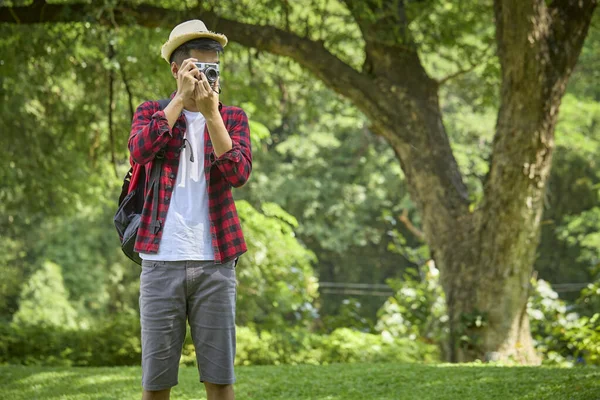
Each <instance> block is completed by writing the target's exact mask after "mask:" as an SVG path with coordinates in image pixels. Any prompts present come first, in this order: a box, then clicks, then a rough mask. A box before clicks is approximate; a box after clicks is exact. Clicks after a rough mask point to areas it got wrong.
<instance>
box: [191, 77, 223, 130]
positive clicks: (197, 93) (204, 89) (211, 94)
mask: <svg viewBox="0 0 600 400" xmlns="http://www.w3.org/2000/svg"><path fill="white" fill-rule="evenodd" d="M213 86H214V87H211V86H210V84H209V83H208V80H207V79H206V76H205V75H204V73H202V72H200V77H199V78H198V81H197V82H196V88H195V90H194V101H195V102H196V107H197V108H198V111H200V112H201V113H202V115H204V117H205V118H206V119H209V118H210V117H214V116H215V115H219V94H218V93H217V89H216V88H218V87H219V80H218V79H217V81H216V82H215V83H214V84H213Z"/></svg>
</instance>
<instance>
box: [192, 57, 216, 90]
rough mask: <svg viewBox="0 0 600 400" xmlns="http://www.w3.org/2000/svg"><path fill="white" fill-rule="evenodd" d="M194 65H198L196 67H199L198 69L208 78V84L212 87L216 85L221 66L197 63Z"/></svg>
mask: <svg viewBox="0 0 600 400" xmlns="http://www.w3.org/2000/svg"><path fill="white" fill-rule="evenodd" d="M194 64H195V65H196V67H198V69H199V70H200V71H201V72H203V73H204V76H206V79H207V80H208V83H210V84H211V85H212V84H213V83H215V82H216V81H217V79H218V78H219V64H215V63H202V62H197V63H194Z"/></svg>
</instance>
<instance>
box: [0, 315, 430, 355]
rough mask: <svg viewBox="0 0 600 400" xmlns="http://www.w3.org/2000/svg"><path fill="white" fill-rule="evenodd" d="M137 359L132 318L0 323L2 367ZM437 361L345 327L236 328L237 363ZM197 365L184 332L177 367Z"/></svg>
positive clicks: (423, 347) (422, 350) (420, 349)
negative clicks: (325, 330) (319, 330)
mask: <svg viewBox="0 0 600 400" xmlns="http://www.w3.org/2000/svg"><path fill="white" fill-rule="evenodd" d="M140 359H141V346H140V325H139V319H138V318H137V317H134V316H129V317H118V318H114V319H110V320H109V319H105V320H101V321H98V322H97V323H96V324H95V325H93V326H91V327H88V328H86V329H68V328H65V327H56V326H54V327H52V326H50V327H48V326H46V327H44V326H41V325H38V326H35V325H26V326H16V325H8V324H2V325H0V364H2V363H9V364H23V365H63V366H103V365H104V366H117V365H138V364H139V362H140ZM437 360H439V354H438V352H437V350H436V347H435V346H432V345H428V344H424V343H422V342H418V341H412V340H409V339H398V338H392V337H390V336H389V335H377V334H369V333H362V332H356V331H353V330H351V329H347V328H340V329H336V330H335V331H334V332H332V333H331V334H329V335H318V334H315V333H311V332H309V331H308V330H306V329H303V328H293V329H287V330H282V329H279V330H276V331H267V330H259V331H257V330H254V329H252V328H249V327H238V328H237V351H236V365H267V364H275V365H279V364H331V363H337V362H389V361H403V362H409V361H410V362H414V361H427V362H433V361H437ZM195 362H196V355H195V350H194V346H193V342H192V340H191V335H189V332H188V335H187V336H186V341H185V344H184V347H183V355H182V358H181V363H183V364H186V365H193V364H195Z"/></svg>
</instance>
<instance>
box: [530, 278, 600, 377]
mask: <svg viewBox="0 0 600 400" xmlns="http://www.w3.org/2000/svg"><path fill="white" fill-rule="evenodd" d="M590 286H591V285H590ZM533 287H534V292H533V295H532V296H531V297H530V299H529V303H528V313H529V320H530V324H531V333H532V335H533V338H534V340H535V342H536V348H537V350H538V351H540V352H541V353H542V354H543V355H544V356H545V363H548V364H559V365H567V366H571V365H573V364H575V363H586V364H593V365H600V314H599V313H596V314H594V315H592V316H591V317H589V316H580V315H579V314H578V313H576V312H572V311H570V310H569V308H568V307H567V305H566V303H565V302H564V301H563V300H560V299H559V298H558V294H557V293H556V292H555V291H554V290H552V288H551V287H550V284H548V283H547V282H546V281H543V280H538V281H534V282H533ZM587 295H588V292H587V291H583V295H582V297H583V298H585V296H587Z"/></svg>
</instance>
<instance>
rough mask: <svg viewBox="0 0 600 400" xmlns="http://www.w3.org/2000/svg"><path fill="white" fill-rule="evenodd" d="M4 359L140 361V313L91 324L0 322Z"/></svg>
mask: <svg viewBox="0 0 600 400" xmlns="http://www.w3.org/2000/svg"><path fill="white" fill-rule="evenodd" d="M0 343H1V345H0V363H9V364H23V365H64V366H102V365H113V366H117V365H138V364H139V362H140V355H141V346H140V324H139V317H137V316H129V317H127V316H120V317H118V318H112V319H104V320H97V321H96V322H95V324H94V325H93V326H91V327H87V328H68V327H65V326H44V325H23V326H18V325H14V324H13V325H8V324H2V325H0Z"/></svg>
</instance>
